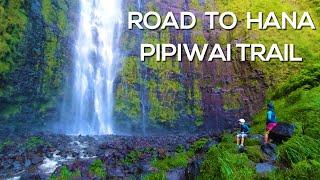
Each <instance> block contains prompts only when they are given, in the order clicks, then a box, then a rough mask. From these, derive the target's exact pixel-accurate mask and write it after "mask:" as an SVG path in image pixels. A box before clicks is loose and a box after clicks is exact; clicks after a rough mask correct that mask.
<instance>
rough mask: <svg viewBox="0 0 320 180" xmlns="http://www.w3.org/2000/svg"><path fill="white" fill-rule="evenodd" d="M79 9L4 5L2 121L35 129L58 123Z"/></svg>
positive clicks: (20, 0) (60, 4)
mask: <svg viewBox="0 0 320 180" xmlns="http://www.w3.org/2000/svg"><path fill="white" fill-rule="evenodd" d="M77 9H78V8H77V3H76V1H68V0H28V1H26V0H15V1H11V0H4V1H1V2H0V14H1V16H0V22H1V23H0V24H1V25H0V47H1V48H0V79H1V81H0V111H1V113H0V120H2V121H8V122H13V121H14V122H21V123H24V122H33V123H32V124H33V125H35V124H34V122H36V123H37V122H39V123H40V124H41V123H43V122H44V121H43V120H46V119H48V118H50V117H57V114H58V105H59V103H58V102H60V98H61V97H62V90H63V87H64V80H65V77H67V76H66V75H67V74H68V73H69V72H70V70H69V69H67V68H70V66H69V65H70V63H71V56H72V47H73V45H72V44H73V42H72V38H71V37H72V36H73V35H74V33H75V31H74V27H75V25H76V22H77V19H76V18H77V14H78V13H77Z"/></svg>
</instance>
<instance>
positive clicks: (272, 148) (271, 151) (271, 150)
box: [261, 143, 277, 161]
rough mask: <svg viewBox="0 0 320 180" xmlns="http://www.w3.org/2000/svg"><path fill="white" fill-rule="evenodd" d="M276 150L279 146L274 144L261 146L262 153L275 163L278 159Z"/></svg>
mask: <svg viewBox="0 0 320 180" xmlns="http://www.w3.org/2000/svg"><path fill="white" fill-rule="evenodd" d="M276 148H277V146H276V145H275V144H272V143H267V144H263V145H261V151H262V152H263V153H264V154H266V155H267V156H268V159H269V160H270V161H275V160H276V158H277V154H276Z"/></svg>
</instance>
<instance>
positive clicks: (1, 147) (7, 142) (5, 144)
mask: <svg viewBox="0 0 320 180" xmlns="http://www.w3.org/2000/svg"><path fill="white" fill-rule="evenodd" d="M11 145H13V142H12V141H10V140H5V141H3V142H1V143H0V152H1V151H2V150H3V149H4V148H5V147H8V146H11Z"/></svg>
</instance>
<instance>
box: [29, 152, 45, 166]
mask: <svg viewBox="0 0 320 180" xmlns="http://www.w3.org/2000/svg"><path fill="white" fill-rule="evenodd" d="M42 161H43V158H42V157H40V156H38V155H36V154H33V155H32V156H31V163H32V164H34V165H36V164H39V163H40V162H42Z"/></svg>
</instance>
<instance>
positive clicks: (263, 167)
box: [256, 163, 276, 174]
mask: <svg viewBox="0 0 320 180" xmlns="http://www.w3.org/2000/svg"><path fill="white" fill-rule="evenodd" d="M275 169H276V167H275V166H274V165H272V164H270V163H258V164H256V172H257V173H259V174H263V173H269V172H272V171H273V170H275Z"/></svg>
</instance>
